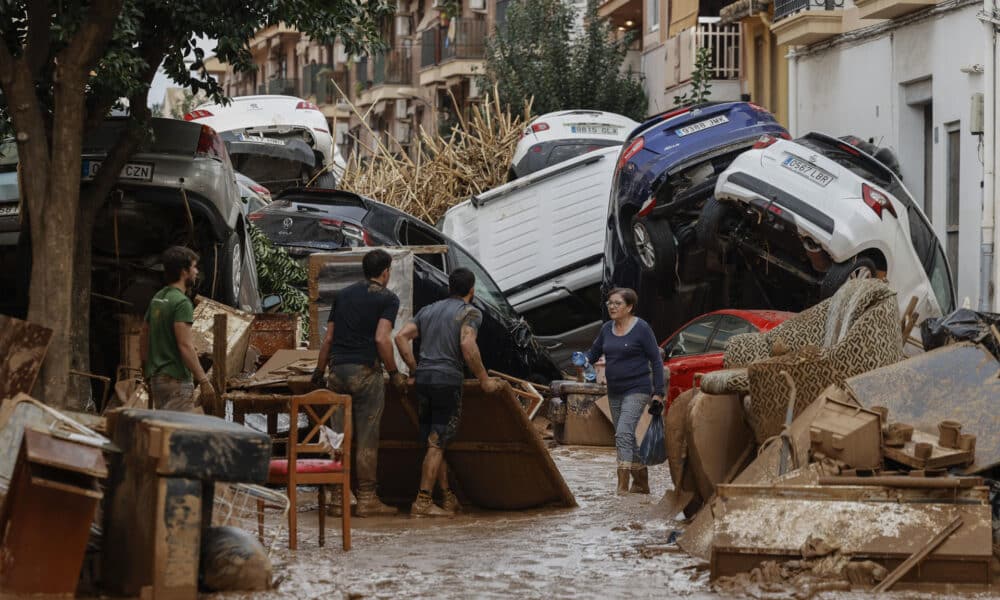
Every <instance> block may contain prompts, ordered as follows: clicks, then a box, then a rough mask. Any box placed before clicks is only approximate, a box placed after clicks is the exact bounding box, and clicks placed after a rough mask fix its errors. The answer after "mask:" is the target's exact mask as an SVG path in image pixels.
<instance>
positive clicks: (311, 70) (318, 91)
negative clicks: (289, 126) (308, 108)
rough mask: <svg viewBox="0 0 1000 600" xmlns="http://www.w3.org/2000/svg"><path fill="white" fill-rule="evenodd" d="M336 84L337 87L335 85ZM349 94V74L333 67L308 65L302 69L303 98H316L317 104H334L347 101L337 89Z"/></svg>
mask: <svg viewBox="0 0 1000 600" xmlns="http://www.w3.org/2000/svg"><path fill="white" fill-rule="evenodd" d="M334 82H336V85H334ZM338 87H339V88H340V89H341V91H342V92H343V94H347V93H349V92H348V89H347V73H345V72H344V71H337V70H335V69H334V67H333V65H317V64H313V65H306V66H304V67H302V97H303V98H309V97H314V98H316V103H317V104H333V103H334V102H340V101H341V100H343V99H346V98H345V97H344V96H342V95H340V94H338V92H337V88H338Z"/></svg>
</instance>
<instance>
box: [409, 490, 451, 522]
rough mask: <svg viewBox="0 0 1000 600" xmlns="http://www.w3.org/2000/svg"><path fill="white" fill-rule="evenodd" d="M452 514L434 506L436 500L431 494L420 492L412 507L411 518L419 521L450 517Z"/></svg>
mask: <svg viewBox="0 0 1000 600" xmlns="http://www.w3.org/2000/svg"><path fill="white" fill-rule="evenodd" d="M450 516H451V514H450V513H448V511H446V510H444V509H443V508H439V507H438V506H437V505H436V504H434V499H433V498H431V496H430V494H427V493H424V492H420V493H419V494H417V499H416V501H414V503H413V506H411V507H410V517H411V518H415V519H419V518H421V517H450Z"/></svg>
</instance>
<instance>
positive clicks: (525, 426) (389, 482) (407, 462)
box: [378, 381, 576, 510]
mask: <svg viewBox="0 0 1000 600" xmlns="http://www.w3.org/2000/svg"><path fill="white" fill-rule="evenodd" d="M424 453H425V447H424V443H423V440H421V439H420V432H419V428H418V425H417V403H416V397H415V394H414V392H413V388H412V387H411V388H410V389H409V391H408V393H406V394H402V393H400V392H398V391H396V390H395V389H393V388H391V387H387V389H386V398H385V410H384V412H383V413H382V427H381V432H380V441H379V459H378V486H379V488H378V493H379V496H380V497H381V498H382V499H383V500H384V501H386V502H390V503H394V504H408V503H410V502H412V501H413V499H414V498H416V496H417V491H418V489H419V486H420V467H421V464H422V463H423V459H424ZM445 460H446V461H447V463H448V472H449V475H450V477H451V483H452V487H453V489H454V490H455V493H456V494H457V495H458V496H459V498H460V499H461V500H462V501H463V503H466V504H470V505H473V506H477V507H479V508H486V509H494V510H519V509H525V508H533V507H537V506H545V505H555V506H564V507H572V506H576V500H575V499H574V498H573V493H572V492H571V491H570V490H569V487H568V486H567V485H566V482H565V481H564V480H563V477H562V474H561V473H559V469H557V468H556V465H555V463H554V462H553V461H552V457H551V456H550V455H549V452H548V449H547V448H546V447H545V444H544V443H543V442H542V438H541V436H539V434H538V432H537V431H536V430H535V428H534V427H533V426H532V425H531V421H530V420H529V419H528V417H527V415H526V414H525V412H524V410H523V408H522V407H521V404H520V402H519V401H518V398H517V396H516V395H515V394H514V391H513V390H512V389H511V387H510V386H509V385H508V384H507V383H506V382H504V383H502V384H501V387H500V389H499V390H498V391H496V392H494V393H492V394H486V393H484V392H483V391H482V389H481V388H480V387H479V383H478V382H476V381H466V382H465V387H464V390H463V397H462V420H461V425H460V426H459V428H458V432H457V434H456V436H455V439H454V440H452V441H451V442H449V444H448V446H447V448H446V451H445Z"/></svg>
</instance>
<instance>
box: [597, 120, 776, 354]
mask: <svg viewBox="0 0 1000 600" xmlns="http://www.w3.org/2000/svg"><path fill="white" fill-rule="evenodd" d="M762 135H771V136H779V137H783V138H786V139H788V138H789V137H790V136H789V134H788V132H787V131H786V130H785V128H784V127H782V126H781V124H779V123H778V122H777V120H775V118H774V116H773V115H772V114H771V113H769V112H768V111H767V110H765V109H764V108H761V107H760V106H757V105H755V104H751V103H749V102H721V103H710V104H702V105H698V106H695V107H689V108H681V109H677V110H672V111H669V112H665V113H663V114H660V115H656V116H655V117H651V118H649V119H647V120H646V121H645V122H644V123H642V124H641V125H640V126H639V127H638V128H636V130H635V131H633V132H632V133H631V134H630V135H629V137H628V139H627V140H626V142H625V145H624V146H623V147H622V152H621V154H619V156H618V166H617V169H616V171H615V176H614V182H613V184H612V187H611V199H610V206H609V210H608V231H607V235H606V237H605V258H604V283H603V287H604V291H605V293H606V292H607V291H608V290H610V289H611V288H613V287H630V288H633V289H635V290H637V291H638V292H639V296H640V307H639V310H640V314H642V315H643V316H645V317H647V319H649V320H651V322H652V323H653V326H654V329H655V330H657V333H658V334H661V335H666V334H667V333H669V332H670V331H673V329H674V328H675V323H674V322H675V321H679V323H676V325H679V324H680V323H683V322H685V321H686V320H687V317H684V315H686V314H688V313H689V312H690V311H688V310H681V311H678V310H670V311H669V312H670V313H671V314H670V315H669V316H668V317H666V318H664V316H663V315H662V313H664V311H665V308H664V306H663V302H664V300H665V299H666V300H668V301H672V300H676V298H675V297H676V296H677V293H676V292H678V290H679V289H680V288H683V287H684V286H685V283H691V284H696V283H698V282H699V281H700V280H701V275H702V274H703V273H704V272H705V271H706V268H708V266H709V265H706V260H707V258H706V253H705V252H704V251H703V250H702V249H700V248H698V247H697V236H696V233H695V227H696V224H697V221H698V216H699V213H700V211H701V208H702V206H703V205H704V203H705V200H706V199H708V198H709V197H710V196H711V195H712V193H713V190H714V189H715V181H716V178H717V177H718V175H719V173H721V172H722V171H723V170H725V169H726V167H728V166H729V163H730V162H732V160H733V159H734V158H736V156H737V155H739V154H740V153H742V152H743V151H745V150H747V149H749V148H750V147H752V146H753V144H754V143H755V142H756V141H757V140H758V139H759V138H760V137H761V136H762ZM689 291H690V290H689ZM694 293H695V294H696V295H698V294H700V295H704V294H705V293H715V292H713V291H712V290H708V291H706V290H701V291H700V292H694ZM678 301H680V302H683V300H678ZM701 305H705V303H704V302H701V303H699V306H701ZM667 308H668V309H669V308H670V307H667ZM692 310H696V308H695V307H693V306H692ZM702 312H704V311H702ZM675 313H676V314H675ZM696 314H700V312H698V313H696ZM691 316H694V315H691ZM663 329H666V331H662V330H663Z"/></svg>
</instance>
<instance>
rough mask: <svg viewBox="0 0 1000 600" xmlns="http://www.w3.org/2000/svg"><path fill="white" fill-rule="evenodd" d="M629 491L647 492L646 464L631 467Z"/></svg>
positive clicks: (647, 476) (647, 472)
mask: <svg viewBox="0 0 1000 600" xmlns="http://www.w3.org/2000/svg"><path fill="white" fill-rule="evenodd" d="M629 492H631V493H633V494H648V493H649V470H648V469H646V466H645V465H643V466H641V467H632V487H631V488H630V489H629Z"/></svg>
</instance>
